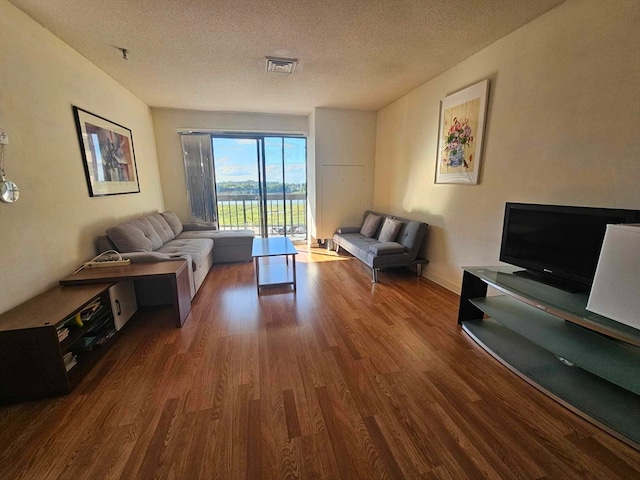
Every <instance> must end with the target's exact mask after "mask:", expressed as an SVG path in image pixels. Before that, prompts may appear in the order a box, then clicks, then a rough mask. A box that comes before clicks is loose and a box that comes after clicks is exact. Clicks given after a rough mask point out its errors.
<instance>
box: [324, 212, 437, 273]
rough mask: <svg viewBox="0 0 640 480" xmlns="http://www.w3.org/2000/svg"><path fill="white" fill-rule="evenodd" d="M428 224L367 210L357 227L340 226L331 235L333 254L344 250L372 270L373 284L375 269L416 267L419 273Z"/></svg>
mask: <svg viewBox="0 0 640 480" xmlns="http://www.w3.org/2000/svg"><path fill="white" fill-rule="evenodd" d="M427 228H428V225H427V224H426V223H423V222H418V221H416V220H408V219H406V218H400V217H395V216H392V215H387V214H385V213H377V212H372V211H370V210H367V211H366V212H365V213H364V217H363V222H362V225H361V226H359V227H340V228H338V230H337V231H336V233H335V234H334V235H333V244H334V247H335V250H336V252H340V249H341V248H343V249H344V250H346V251H347V252H349V253H350V254H351V255H353V256H354V257H356V258H358V259H359V260H361V261H362V262H364V263H365V264H366V265H367V266H369V268H371V274H372V277H373V283H378V270H380V269H381V268H389V267H415V269H416V273H417V274H418V275H421V274H422V265H424V264H425V263H427V260H426V259H425V258H421V257H420V252H421V248H422V244H423V242H424V240H425V238H426V235H427Z"/></svg>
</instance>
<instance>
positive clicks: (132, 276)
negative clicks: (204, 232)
mask: <svg viewBox="0 0 640 480" xmlns="http://www.w3.org/2000/svg"><path fill="white" fill-rule="evenodd" d="M160 278H165V279H167V280H168V281H169V282H170V286H171V291H172V298H171V299H170V300H171V301H170V302H167V303H169V304H171V305H172V306H173V310H174V315H175V323H176V327H178V328H180V327H182V325H183V324H184V322H185V320H186V319H187V316H188V315H189V312H190V311H191V288H190V286H189V271H188V270H187V262H186V260H171V261H169V262H157V263H132V264H131V265H126V266H123V267H100V268H84V269H82V270H80V271H79V272H77V273H74V274H73V275H70V276H68V277H66V278H63V279H62V280H60V285H86V284H90V283H109V282H111V283H117V282H119V281H121V280H134V281H136V280H149V279H160Z"/></svg>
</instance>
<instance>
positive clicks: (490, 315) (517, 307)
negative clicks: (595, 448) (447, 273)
mask: <svg viewBox="0 0 640 480" xmlns="http://www.w3.org/2000/svg"><path fill="white" fill-rule="evenodd" d="M516 270H520V269H518V268H514V267H465V268H464V276H463V283H462V292H461V295H460V309H459V313H458V323H459V324H460V325H461V326H462V328H463V329H464V331H465V332H467V333H468V334H469V335H470V336H471V337H472V338H473V339H474V340H475V341H476V342H478V344H480V345H481V346H482V347H483V348H484V349H485V350H487V351H488V352H489V353H490V354H491V355H493V356H494V357H495V358H496V359H498V360H499V361H500V362H502V363H503V364H504V365H505V366H507V367H508V368H509V369H511V370H512V371H513V372H515V373H516V374H518V375H519V376H520V377H522V378H523V379H525V380H526V381H527V382H529V383H531V384H532V385H534V386H535V387H537V388H538V389H539V390H541V391H543V392H544V393H546V394H547V395H549V396H551V397H552V398H554V399H555V400H558V401H559V402H561V403H562V404H563V405H565V406H566V407H568V408H570V409H571V410H572V411H574V412H575V413H577V414H579V415H580V416H582V417H584V418H586V419H588V420H590V421H591V422H593V423H594V424H596V425H598V426H600V427H602V428H603V429H605V430H607V431H608V432H610V433H612V434H613V435H615V436H616V437H618V438H620V439H621V440H623V441H625V442H626V443H628V444H629V445H631V446H633V447H634V448H640V331H639V330H637V329H635V328H632V327H629V326H627V325H624V324H622V323H619V322H615V321H613V320H611V319H609V318H606V317H603V316H600V315H597V314H595V313H592V312H589V311H588V310H586V304H587V298H588V294H586V293H568V292H565V291H563V290H560V289H558V288H554V287H551V286H549V285H545V284H542V283H540V282H536V281H534V280H530V279H527V278H524V277H521V276H517V275H514V274H513V273H514V271H516ZM487 287H493V288H494V289H496V290H497V291H498V292H500V293H502V294H503V295H497V296H487Z"/></svg>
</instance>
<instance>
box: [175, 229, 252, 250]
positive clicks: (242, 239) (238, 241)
mask: <svg viewBox="0 0 640 480" xmlns="http://www.w3.org/2000/svg"><path fill="white" fill-rule="evenodd" d="M254 237H255V233H254V232H253V230H199V231H196V230H193V231H186V230H185V231H184V232H182V233H181V234H180V235H178V238H179V239H183V238H210V239H211V240H213V244H214V245H215V246H216V247H226V246H236V245H253V238H254Z"/></svg>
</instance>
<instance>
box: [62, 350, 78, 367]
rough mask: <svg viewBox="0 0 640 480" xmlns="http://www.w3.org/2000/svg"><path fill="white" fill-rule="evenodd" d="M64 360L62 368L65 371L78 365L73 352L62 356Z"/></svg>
mask: <svg viewBox="0 0 640 480" xmlns="http://www.w3.org/2000/svg"><path fill="white" fill-rule="evenodd" d="M62 359H63V360H64V368H65V369H66V370H67V372H68V371H69V370H71V369H72V368H73V367H75V366H76V364H77V363H78V357H77V356H76V355H75V354H74V353H73V352H67V353H65V354H64V355H63V356H62Z"/></svg>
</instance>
